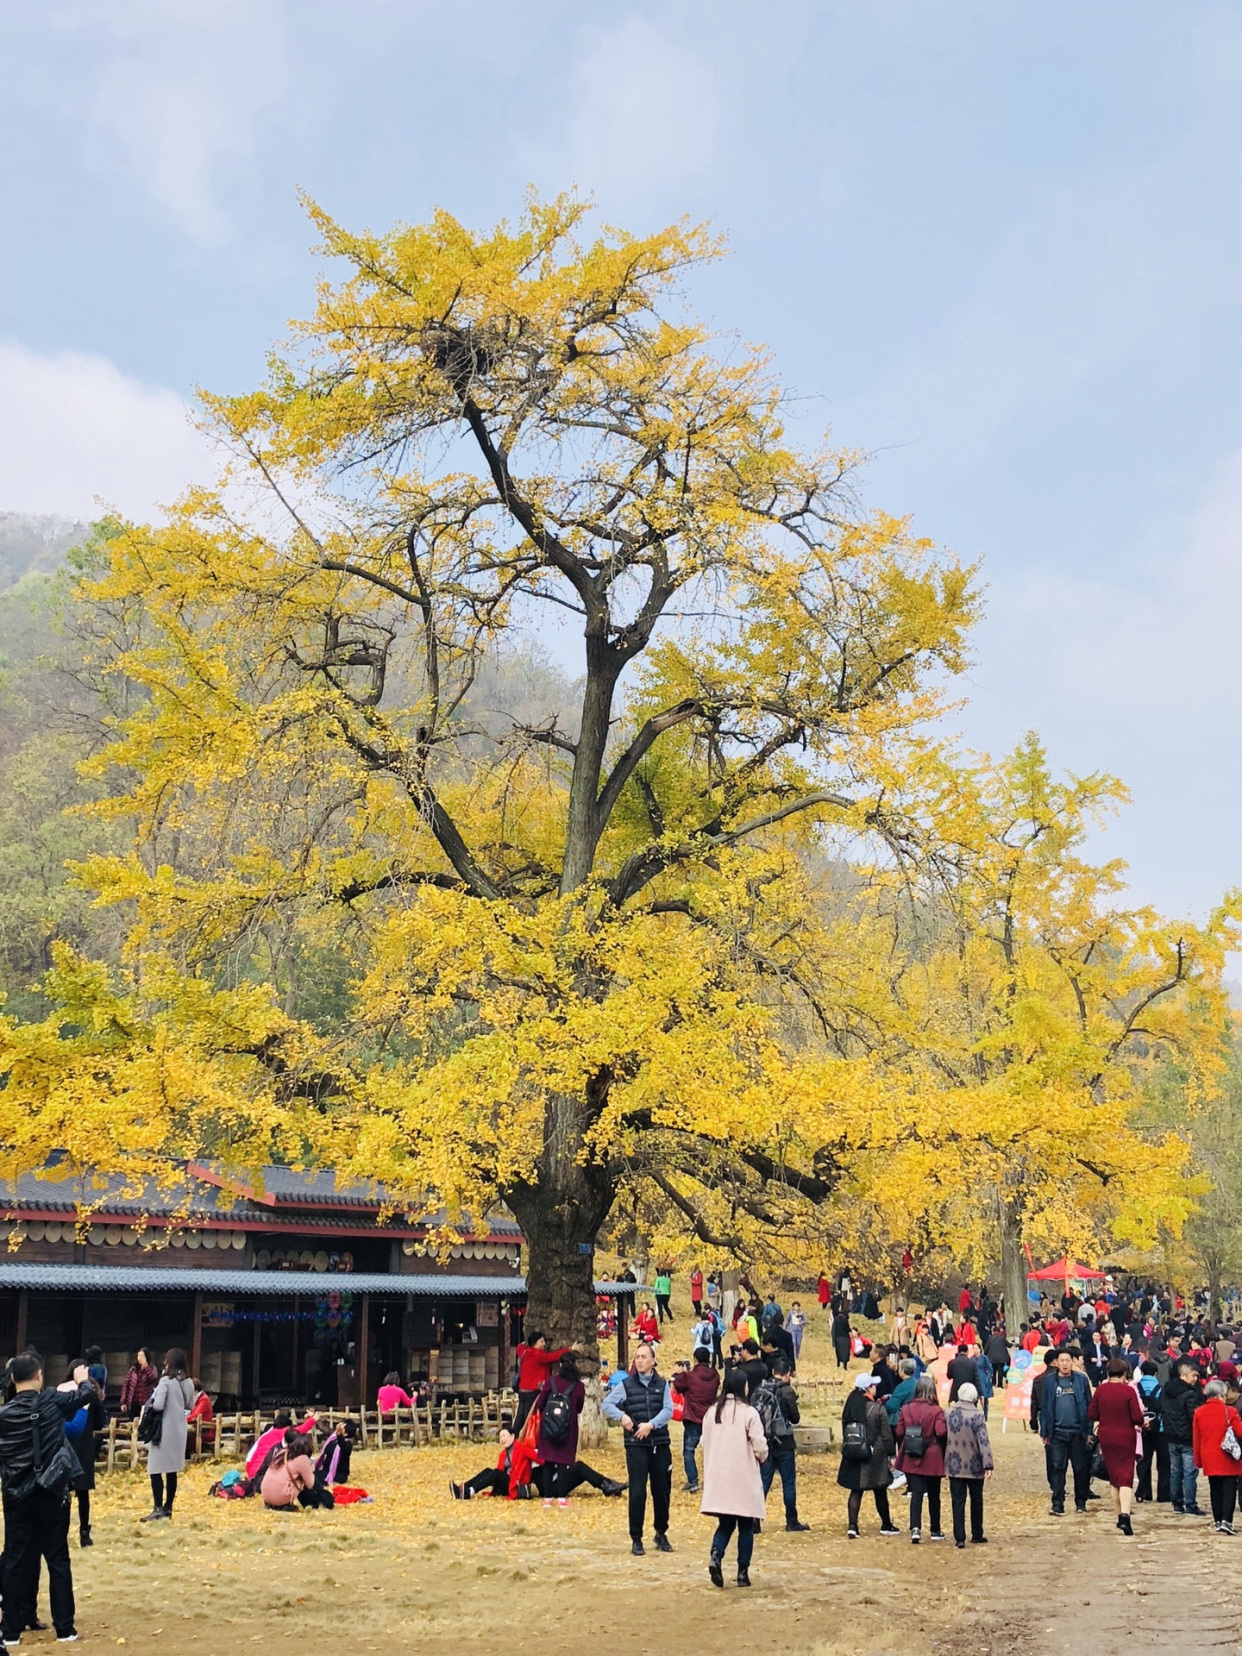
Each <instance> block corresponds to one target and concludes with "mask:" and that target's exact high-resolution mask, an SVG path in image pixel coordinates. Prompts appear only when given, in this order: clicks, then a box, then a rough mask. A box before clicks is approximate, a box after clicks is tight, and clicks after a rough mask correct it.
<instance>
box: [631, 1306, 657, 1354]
mask: <svg viewBox="0 0 1242 1656" xmlns="http://www.w3.org/2000/svg"><path fill="white" fill-rule="evenodd" d="M634 1334H635V1336H636V1338H637V1339H638V1341H639V1343H640V1344H642V1345H659V1343H660V1325H659V1323H658V1322H657V1321H656V1314H655V1312H654V1311H653V1310H652V1309H651V1307H650V1305H648V1303H647V1301H646V1300H644V1301H643V1303H642V1308H641V1309H640V1311H639V1313H638V1315H637V1316H636V1317H635V1318H634Z"/></svg>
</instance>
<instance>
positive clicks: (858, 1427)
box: [841, 1420, 871, 1461]
mask: <svg viewBox="0 0 1242 1656" xmlns="http://www.w3.org/2000/svg"><path fill="white" fill-rule="evenodd" d="M841 1454H842V1456H843V1457H844V1459H845V1460H848V1461H869V1460H870V1459H871V1439H870V1438H869V1437H868V1436H867V1426H866V1422H865V1421H862V1420H847V1421H846V1423H845V1425H844V1427H843V1428H842V1431H841Z"/></svg>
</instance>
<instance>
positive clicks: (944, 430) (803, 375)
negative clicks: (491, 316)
mask: <svg viewBox="0 0 1242 1656" xmlns="http://www.w3.org/2000/svg"><path fill="white" fill-rule="evenodd" d="M0 74H2V76H3V79H2V81H0V85H2V86H3V112H2V115H0V120H2V122H3V130H2V134H0V142H2V145H3V157H4V162H3V180H2V184H0V189H2V192H3V193H2V195H0V226H2V229H3V234H2V235H0V380H2V381H3V383H4V385H5V387H6V394H5V395H4V396H3V397H0V509H5V508H13V509H22V510H35V511H40V510H41V511H64V512H70V513H75V512H76V513H80V512H83V511H85V510H88V509H89V506H90V502H91V499H92V497H93V496H94V495H95V494H97V493H98V494H102V495H103V496H105V497H107V498H109V499H111V500H114V501H117V502H118V503H120V504H121V505H123V506H125V507H127V508H128V509H130V510H134V511H140V510H144V509H146V507H147V505H148V503H149V502H150V501H151V500H153V499H158V498H168V497H169V496H170V495H172V494H173V493H174V492H175V491H176V489H177V487H178V486H179V484H180V482H181V481H183V480H184V479H185V478H186V477H187V476H188V475H189V473H190V472H191V471H192V470H193V469H194V468H195V466H196V465H198V464H199V460H198V454H197V450H196V448H195V446H194V442H193V440H192V439H190V438H189V437H187V436H186V435H185V433H184V429H183V427H182V423H181V415H180V399H182V398H184V397H185V396H186V395H187V394H188V393H189V392H190V390H191V388H192V387H193V385H194V384H195V383H202V384H206V385H210V386H212V387H213V388H216V389H224V390H227V389H233V388H240V387H243V386H246V385H249V384H251V383H253V382H254V381H255V380H256V379H257V378H258V377H259V375H260V374H261V372H262V366H263V356H264V352H265V349H266V347H267V345H268V342H269V341H270V340H271V339H272V338H273V337H274V336H275V335H277V334H279V332H280V331H281V329H282V327H283V324H284V321H285V319H286V318H287V317H289V316H291V315H295V314H300V313H303V312H304V311H305V310H306V309H307V307H308V305H309V303H310V295H311V284H312V281H313V277H314V274H315V264H314V261H313V260H311V259H310V258H309V257H308V255H307V247H308V244H309V242H310V240H311V239H312V238H311V236H310V234H309V230H308V227H307V225H306V223H305V221H304V220H303V219H302V217H301V215H300V212H299V209H298V206H297V202H296V199H295V191H296V189H297V188H298V187H299V186H300V187H302V188H305V189H306V190H308V191H309V192H310V193H311V194H312V195H314V196H316V197H317V198H318V199H319V200H320V201H321V202H322V203H323V204H324V205H325V206H326V207H327V208H328V209H329V210H330V211H332V212H333V213H335V214H336V215H337V216H338V217H339V218H341V219H342V220H343V221H344V222H345V223H347V224H349V225H351V226H368V225H369V226H374V227H385V226H387V225H388V224H390V223H391V222H392V221H393V220H395V219H397V218H406V219H417V218H420V217H422V216H425V215H426V214H427V212H428V211H429V210H430V209H431V208H432V207H433V206H434V205H437V204H443V205H445V206H447V207H448V208H450V209H451V210H452V211H454V212H455V213H457V214H458V215H459V216H460V217H462V218H464V219H466V220H468V221H470V222H474V223H480V224H482V223H488V222H490V221H492V220H493V219H495V218H497V217H499V216H501V215H502V214H507V213H508V214H511V213H513V212H514V211H515V210H516V208H517V206H518V205H519V203H520V198H521V192H522V190H523V188H524V186H525V185H526V183H527V182H528V181H531V182H534V183H535V184H536V185H538V186H539V187H540V188H541V189H543V190H554V189H558V188H561V187H564V186H566V185H568V184H571V183H576V184H578V185H579V186H581V187H582V188H583V189H585V190H589V191H591V192H593V193H594V195H595V196H596V198H597V199H598V201H599V204H600V207H601V209H602V210H603V212H604V213H605V215H606V216H607V217H609V218H611V219H612V220H614V221H616V222H621V223H625V224H627V225H630V226H632V227H634V228H643V227H647V226H651V225H654V224H656V223H657V222H664V221H666V220H668V219H669V218H672V217H676V216H678V215H680V214H682V213H688V214H690V215H691V216H692V217H694V218H696V219H697V218H708V219H711V220H713V221H714V223H715V224H716V225H717V226H718V227H719V228H720V229H721V230H723V231H725V232H726V233H727V234H728V236H729V239H730V244H731V247H732V254H731V256H730V258H729V259H728V261H727V262H726V263H725V264H723V265H722V266H718V267H716V268H715V269H713V270H711V271H710V272H708V273H706V274H705V275H703V276H702V277H701V278H699V279H698V280H697V281H696V284H695V289H694V298H695V300H696V302H697V304H698V305H699V306H700V308H701V309H702V310H703V311H704V312H705V313H706V314H707V315H708V316H709V317H710V318H712V319H713V320H714V321H715V322H716V323H717V324H718V325H719V326H721V327H722V328H730V329H736V330H738V331H739V332H740V333H741V334H743V335H744V336H745V337H747V338H749V339H762V340H766V341H768V342H769V343H770V344H771V345H772V346H773V347H774V349H775V352H776V356H777V360H778V364H779V367H780V369H781V372H782V373H783V375H784V377H785V378H786V380H787V381H788V382H789V383H790V384H791V385H792V386H794V387H796V388H797V389H798V390H799V391H800V392H802V393H803V394H804V395H805V396H806V398H807V401H806V403H805V416H804V417H805V419H806V420H807V422H808V424H820V423H825V422H831V424H832V426H833V428H834V431H835V434H836V436H837V438H838V439H839V440H840V441H841V442H842V443H845V444H849V445H852V446H853V445H857V446H860V447H864V448H867V449H869V450H871V451H872V452H873V453H874V456H875V458H874V460H873V462H872V465H871V467H870V471H869V476H868V478H867V481H866V485H865V486H866V494H867V498H868V500H869V501H870V502H872V503H874V504H877V505H883V506H885V507H886V508H888V509H890V510H894V511H898V512H909V513H911V514H913V516H914V519H915V522H916V524H917V526H918V527H919V529H920V530H921V531H923V532H925V533H927V534H929V535H931V536H933V537H935V538H936V539H937V540H939V541H941V542H942V543H943V544H945V545H947V546H951V547H953V548H955V549H956V550H957V551H959V552H961V553H962V554H963V555H965V556H967V557H970V558H982V559H983V560H984V562H985V570H986V579H987V581H988V583H989V587H990V594H989V616H988V620H987V622H986V623H985V625H984V627H983V629H982V631H981V633H980V636H979V639H978V647H977V653H978V664H977V666H976V668H975V670H974V671H973V672H972V674H971V695H972V701H971V706H970V708H969V709H968V711H967V712H966V714H965V715H964V718H963V728H964V730H965V732H966V734H967V735H968V737H969V739H970V740H972V741H974V742H976V743H979V744H986V745H989V746H992V747H1000V746H1002V745H1004V744H1007V743H1009V742H1012V741H1013V740H1014V739H1016V737H1017V736H1018V735H1020V734H1021V732H1022V730H1023V729H1024V728H1026V727H1027V726H1028V725H1035V726H1037V727H1038V728H1039V729H1040V730H1041V731H1042V732H1043V733H1044V734H1045V736H1046V737H1047V739H1048V741H1049V743H1050V745H1051V747H1052V750H1053V753H1054V756H1055V757H1056V758H1057V759H1059V760H1060V761H1061V762H1062V763H1064V764H1066V765H1069V766H1072V767H1074V768H1077V769H1080V770H1085V769H1089V768H1093V767H1102V768H1108V769H1112V770H1115V771H1117V772H1119V773H1120V774H1121V775H1122V776H1123V777H1125V778H1126V780H1127V781H1128V782H1129V783H1130V784H1131V786H1132V788H1133V790H1134V795H1135V803H1134V806H1133V808H1132V809H1131V810H1130V811H1129V812H1128V813H1127V815H1126V816H1125V817H1124V819H1123V820H1122V821H1121V822H1119V823H1118V824H1117V825H1116V826H1115V827H1114V828H1113V829H1112V830H1111V831H1110V833H1109V835H1108V839H1107V845H1108V847H1109V849H1110V850H1111V851H1112V852H1113V853H1115V854H1120V855H1123V856H1125V857H1127V858H1128V859H1129V861H1130V862H1131V865H1132V869H1133V883H1134V890H1135V893H1136V895H1138V896H1139V897H1141V898H1143V899H1144V900H1151V901H1154V902H1157V903H1159V904H1160V905H1161V906H1163V907H1165V908H1167V909H1171V910H1179V909H1188V910H1191V911H1193V912H1196V913H1201V912H1202V911H1203V910H1204V909H1205V908H1206V907H1207V906H1208V905H1209V904H1210V903H1211V902H1212V901H1213V900H1214V899H1215V898H1216V896H1217V895H1218V894H1219V893H1220V892H1221V891H1222V890H1223V888H1224V887H1225V886H1226V885H1228V884H1230V883H1233V882H1240V881H1242V845H1240V843H1239V834H1238V830H1237V826H1236V820H1237V817H1238V813H1239V806H1240V805H1242V799H1240V797H1239V796H1240V793H1242V790H1240V788H1239V780H1238V762H1237V760H1238V745H1239V743H1238V728H1239V721H1240V719H1242V677H1240V675H1239V671H1238V667H1237V656H1238V651H1237V647H1236V644H1235V636H1234V635H1235V632H1236V628H1237V618H1238V615H1239V609H1240V607H1242V606H1240V600H1242V396H1240V395H1239V385H1240V383H1242V328H1240V326H1239V322H1240V311H1242V3H1235V4H1198V3H1195V0H1184V3H1182V4H1179V5H1176V6H1170V5H1169V4H1167V0H1166V3H1164V4H1154V3H1147V0H1090V3H1087V4H1084V3H1083V0H1073V3H1067V0H1043V3H1042V4H1040V5H1039V6H1033V5H1031V4H1029V3H1024V4H1009V3H1005V0H974V3H971V0H945V3H935V0H823V3H818V4H816V3H810V0H806V3H793V0H765V3H763V4H755V3H753V0H752V3H750V4H734V3H720V0H718V3H716V4H713V5H704V4H700V5H690V4H677V3H675V0H664V3H663V4H658V5H657V4H639V3H624V0H622V3H618V4H614V5H611V6H607V7H605V6H602V5H597V4H592V3H591V0H586V3H584V0H578V3H577V4H568V3H563V0H542V3H540V0H510V3H508V4H504V5H501V4H491V3H487V0H459V3H458V4H455V5H439V6H432V5H425V4H422V3H420V0H296V3H293V0H291V3H287V4H286V3H284V0H214V3H212V0H107V3H106V4H104V3H99V0H6V4H5V5H4V6H3V7H0Z"/></svg>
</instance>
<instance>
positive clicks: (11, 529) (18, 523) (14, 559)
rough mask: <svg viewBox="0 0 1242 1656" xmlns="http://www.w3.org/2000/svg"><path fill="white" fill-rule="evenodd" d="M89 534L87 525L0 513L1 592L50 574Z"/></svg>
mask: <svg viewBox="0 0 1242 1656" xmlns="http://www.w3.org/2000/svg"><path fill="white" fill-rule="evenodd" d="M85 532H86V525H85V524H84V523H77V522H74V521H73V520H72V519H70V518H62V517H34V516H31V514H30V513H28V512H0V592H4V591H6V590H7V589H8V588H9V587H12V586H15V585H16V584H17V582H18V581H20V580H21V578H22V576H23V575H30V574H50V573H51V572H52V571H53V570H55V569H58V568H59V567H60V565H61V564H62V563H63V562H64V560H65V553H66V552H68V550H69V548H70V547H71V546H73V545H74V544H75V543H76V542H77V541H80V540H81V539H82V536H83V535H84V534H85Z"/></svg>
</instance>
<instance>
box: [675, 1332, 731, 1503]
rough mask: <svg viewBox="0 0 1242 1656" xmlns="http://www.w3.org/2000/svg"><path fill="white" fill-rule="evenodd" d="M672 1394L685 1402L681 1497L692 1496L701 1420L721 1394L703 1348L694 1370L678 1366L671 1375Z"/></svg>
mask: <svg viewBox="0 0 1242 1656" xmlns="http://www.w3.org/2000/svg"><path fill="white" fill-rule="evenodd" d="M673 1390H674V1391H675V1392H680V1394H681V1395H682V1397H684V1398H685V1400H686V1401H685V1407H684V1409H683V1411H682V1416H681V1464H682V1466H683V1467H684V1468H685V1472H686V1484H685V1490H684V1493H685V1494H687V1495H694V1494H697V1493H698V1488H699V1468H698V1463H697V1461H696V1460H695V1458H694V1453H695V1450H696V1449H697V1448H698V1446H699V1443H700V1442H701V1440H702V1437H703V1416H704V1415H705V1414H706V1413H707V1411H708V1409H709V1408H710V1407H711V1406H712V1404H713V1403H714V1402H715V1401H716V1394H717V1393H718V1392H719V1390H720V1376H719V1375H718V1374H717V1373H716V1370H715V1369H714V1368H713V1366H712V1354H711V1352H710V1351H708V1350H707V1348H706V1346H699V1347H698V1349H697V1350H696V1351H695V1353H694V1367H693V1368H691V1367H690V1365H689V1363H686V1362H681V1363H678V1365H677V1368H676V1370H675V1372H674V1374H673Z"/></svg>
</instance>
